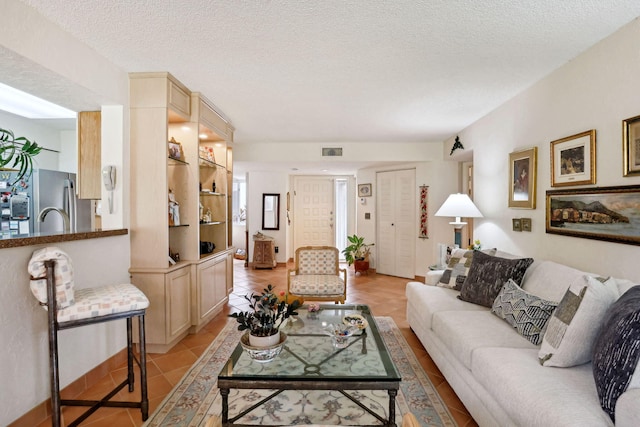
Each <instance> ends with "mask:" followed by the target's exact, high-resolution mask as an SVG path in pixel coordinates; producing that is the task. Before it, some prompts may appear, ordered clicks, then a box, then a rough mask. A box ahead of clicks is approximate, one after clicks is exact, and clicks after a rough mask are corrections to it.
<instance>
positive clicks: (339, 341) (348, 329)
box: [324, 323, 358, 348]
mask: <svg viewBox="0 0 640 427" xmlns="http://www.w3.org/2000/svg"><path fill="white" fill-rule="evenodd" d="M324 330H325V332H326V333H327V334H328V335H329V336H330V337H331V342H332V343H333V346H334V347H335V348H345V347H346V346H347V345H348V344H349V337H350V336H351V335H353V334H354V333H355V332H356V331H357V330H358V328H357V327H355V326H352V325H345V324H344V323H336V324H330V325H327V326H326V327H325V328H324Z"/></svg>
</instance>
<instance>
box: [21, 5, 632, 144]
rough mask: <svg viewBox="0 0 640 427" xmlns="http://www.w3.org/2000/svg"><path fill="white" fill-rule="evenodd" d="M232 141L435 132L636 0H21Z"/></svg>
mask: <svg viewBox="0 0 640 427" xmlns="http://www.w3.org/2000/svg"><path fill="white" fill-rule="evenodd" d="M23 1H24V3H26V4H28V5H30V6H32V7H33V8H35V9H36V10H37V11H39V12H40V13H41V14H42V15H44V16H45V17H47V18H48V19H50V20H51V21H53V22H55V23H57V24H58V25H59V26H60V27H62V28H63V29H65V30H66V31H68V32H69V33H71V34H72V35H73V36H74V37H76V38H78V39H80V40H82V41H83V42H85V43H86V44H87V45H89V46H90V47H92V48H93V49H95V50H96V51H97V52H99V53H101V54H102V55H103V56H105V57H107V58H108V59H110V60H111V61H113V62H114V63H115V64H117V65H119V66H120V67H121V68H122V69H123V70H125V71H127V72H132V71H169V72H171V73H172V74H173V75H175V76H176V77H177V78H178V79H179V80H180V81H182V83H184V84H185V85H186V86H187V87H189V88H190V89H192V90H194V91H199V92H202V93H203V94H205V95H206V96H207V97H208V98H209V99H210V100H212V101H213V102H214V103H215V104H216V105H217V106H218V108H219V109H220V110H221V111H223V112H224V114H225V115H226V116H227V117H229V118H230V119H231V121H232V122H233V124H234V125H235V127H236V128H237V132H236V135H235V140H236V143H239V144H242V143H246V142H261V141H294V142H305V141H318V142H350V141H351V142H358V141H385V142H386V141H389V142H393V141H431V142H433V141H442V140H444V139H446V138H448V137H450V136H452V135H454V134H455V133H457V132H458V131H460V130H461V129H463V128H464V127H466V126H468V125H469V124H471V123H473V122H474V121H475V120H477V119H479V118H480V117H482V116H483V115H485V114H487V113H488V112H490V111H491V110H493V109H494V108H496V107H497V106H498V105H500V104H501V103H503V102H505V101H506V100H508V99H509V98H511V97H513V96H514V95H516V94H517V93H518V92H520V91H522V90H523V89H525V88H527V87H528V86H530V85H532V84H533V83H534V82H535V81H537V80H539V79H540V78H542V77H544V76H545V75H547V74H549V73H550V72H552V71H553V70H554V69H556V68H558V67H559V66H561V65H563V64H564V63H566V62H568V61H570V60H571V59H572V58H574V57H576V56H577V55H578V54H579V53H580V52H582V51H584V50H586V49H587V48H588V47H589V46H591V45H593V44H595V43H596V42H598V41H599V40H601V39H603V38H604V37H606V36H607V35H609V34H611V33H612V32H614V31H615V30H617V29H618V28H620V27H621V26H623V25H624V24H626V23H628V22H629V21H631V20H632V19H634V18H635V17H637V16H639V15H640V2H639V1H638V0H611V1H601V0H582V1H577V0H563V1H558V0H535V1H517V0H492V1H489V0H487V1H473V0H467V1H463V0H424V1H419V0H395V1H388V0H367V1H364V0H363V1H353V0H346V1H336V0H324V1H294V0H288V1H286V0H285V1H282V0H280V1H276V0H274V1H229V0H226V1H211V0H186V1H177V0H138V1H134V0H108V1H105V0H83V1H69V0H23Z"/></svg>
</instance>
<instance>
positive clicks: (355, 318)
mask: <svg viewBox="0 0 640 427" xmlns="http://www.w3.org/2000/svg"><path fill="white" fill-rule="evenodd" d="M342 323H344V324H345V325H351V326H355V327H356V328H358V329H365V328H366V327H367V326H369V322H367V319H365V318H364V316H362V315H361V314H347V315H346V316H344V317H343V318H342Z"/></svg>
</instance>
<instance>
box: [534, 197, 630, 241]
mask: <svg viewBox="0 0 640 427" xmlns="http://www.w3.org/2000/svg"><path fill="white" fill-rule="evenodd" d="M546 199H547V200H546V232H547V233H552V234H564V235H567V236H574V237H584V238H588V239H597V240H606V241H610V242H619V243H627V244H631V245H640V185H630V186H621V187H599V188H581V189H574V190H569V189H566V190H549V191H547V197H546Z"/></svg>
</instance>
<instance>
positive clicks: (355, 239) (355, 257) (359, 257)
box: [342, 234, 375, 272]
mask: <svg viewBox="0 0 640 427" xmlns="http://www.w3.org/2000/svg"><path fill="white" fill-rule="evenodd" d="M347 240H349V243H350V245H349V246H347V247H346V248H344V249H343V250H342V253H343V254H344V259H345V260H346V261H347V264H349V265H351V264H354V268H355V270H356V272H360V271H367V270H369V254H370V253H371V246H374V245H375V243H365V242H364V237H360V236H358V235H357V234H354V235H353V236H347Z"/></svg>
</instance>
